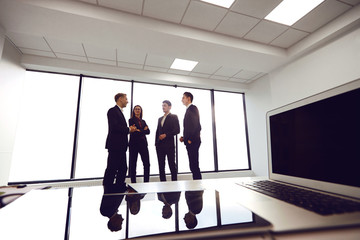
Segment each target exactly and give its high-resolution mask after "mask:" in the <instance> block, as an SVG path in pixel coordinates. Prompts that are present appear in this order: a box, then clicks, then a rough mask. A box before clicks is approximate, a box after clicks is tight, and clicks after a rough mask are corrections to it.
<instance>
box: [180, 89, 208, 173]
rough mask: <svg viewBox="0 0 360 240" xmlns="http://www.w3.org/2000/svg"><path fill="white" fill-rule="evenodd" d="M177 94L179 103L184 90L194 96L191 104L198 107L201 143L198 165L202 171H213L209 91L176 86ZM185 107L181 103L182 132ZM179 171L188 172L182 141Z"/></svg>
mask: <svg viewBox="0 0 360 240" xmlns="http://www.w3.org/2000/svg"><path fill="white" fill-rule="evenodd" d="M177 90H178V91H177V96H178V98H179V102H180V103H181V98H182V96H183V93H184V92H191V94H192V95H193V96H194V100H193V104H194V105H195V106H196V107H197V108H198V109H199V114H200V124H201V132H200V134H201V145H200V149H199V166H200V170H201V171H202V172H203V171H214V150H213V131H212V121H211V95H210V94H211V92H210V91H209V90H199V89H190V88H177ZM185 111H186V107H185V106H184V105H183V104H182V103H181V109H179V113H180V128H181V130H180V131H181V132H180V133H181V135H182V133H183V119H184V115H185ZM179 172H190V168H189V160H188V155H187V151H186V147H185V145H184V144H183V143H180V144H179Z"/></svg>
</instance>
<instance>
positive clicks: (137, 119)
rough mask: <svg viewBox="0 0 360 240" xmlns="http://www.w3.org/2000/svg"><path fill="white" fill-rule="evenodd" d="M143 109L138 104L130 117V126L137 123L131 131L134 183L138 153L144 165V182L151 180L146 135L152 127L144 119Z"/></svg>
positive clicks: (130, 147) (130, 143) (132, 179)
mask: <svg viewBox="0 0 360 240" xmlns="http://www.w3.org/2000/svg"><path fill="white" fill-rule="evenodd" d="M142 117H143V110H142V108H141V106H139V105H136V106H135V107H134V109H133V112H132V114H131V118H130V119H129V126H132V125H135V126H136V128H137V129H136V131H135V132H133V133H130V141H129V175H130V179H131V182H132V183H136V165H137V158H138V154H140V156H141V160H142V162H143V166H144V182H149V178H150V160H149V150H148V143H147V140H146V135H148V134H150V129H149V127H148V125H147V124H146V122H145V120H143V118H142Z"/></svg>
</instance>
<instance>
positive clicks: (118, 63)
mask: <svg viewBox="0 0 360 240" xmlns="http://www.w3.org/2000/svg"><path fill="white" fill-rule="evenodd" d="M117 66H118V67H124V68H133V69H143V65H140V64H132V63H127V62H117Z"/></svg>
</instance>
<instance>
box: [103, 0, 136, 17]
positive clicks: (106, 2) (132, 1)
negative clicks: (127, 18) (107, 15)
mask: <svg viewBox="0 0 360 240" xmlns="http://www.w3.org/2000/svg"><path fill="white" fill-rule="evenodd" d="M97 1H98V2H99V5H100V6H104V7H108V8H113V9H116V10H121V11H124V12H129V13H135V14H139V15H140V14H141V12H142V4H143V0H97Z"/></svg>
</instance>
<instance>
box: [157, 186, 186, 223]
mask: <svg viewBox="0 0 360 240" xmlns="http://www.w3.org/2000/svg"><path fill="white" fill-rule="evenodd" d="M180 194H181V192H164V193H158V199H159V201H161V202H163V203H164V206H163V209H162V217H163V218H165V219H169V218H171V216H172V214H173V213H172V209H171V205H172V204H174V203H175V204H176V203H178V202H179V199H180Z"/></svg>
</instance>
